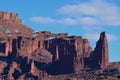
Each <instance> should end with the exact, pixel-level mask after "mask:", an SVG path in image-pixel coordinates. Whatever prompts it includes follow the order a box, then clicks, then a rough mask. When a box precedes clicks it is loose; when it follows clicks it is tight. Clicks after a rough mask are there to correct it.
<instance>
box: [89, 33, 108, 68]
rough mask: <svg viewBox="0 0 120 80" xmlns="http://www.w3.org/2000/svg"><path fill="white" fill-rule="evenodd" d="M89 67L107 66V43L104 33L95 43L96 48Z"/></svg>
mask: <svg viewBox="0 0 120 80" xmlns="http://www.w3.org/2000/svg"><path fill="white" fill-rule="evenodd" d="M91 61H92V62H93V61H94V63H91V67H93V68H94V67H96V68H104V67H106V66H107V65H108V64H109V59H108V42H107V37H106V35H105V32H102V33H101V34H100V38H99V40H98V41H97V43H96V47H95V49H94V51H93V53H92V55H91Z"/></svg>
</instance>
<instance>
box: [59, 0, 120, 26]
mask: <svg viewBox="0 0 120 80" xmlns="http://www.w3.org/2000/svg"><path fill="white" fill-rule="evenodd" d="M58 12H59V13H60V14H63V15H69V16H72V17H78V18H83V16H84V17H86V16H87V17H88V16H90V17H92V18H95V19H96V20H95V22H94V23H95V24H96V21H97V22H99V23H101V24H102V25H108V26H120V14H119V13H120V7H118V6H116V5H114V4H113V3H109V2H106V1H105V0H104V1H103V0H90V1H89V2H84V3H80V4H76V5H65V6H63V7H61V8H59V9H58ZM87 21H88V20H87ZM83 22H86V20H84V21H83ZM89 23H91V24H93V22H89Z"/></svg>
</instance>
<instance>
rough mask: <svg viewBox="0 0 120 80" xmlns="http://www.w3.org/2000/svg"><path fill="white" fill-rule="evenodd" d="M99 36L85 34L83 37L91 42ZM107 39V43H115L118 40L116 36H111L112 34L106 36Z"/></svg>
mask: <svg viewBox="0 0 120 80" xmlns="http://www.w3.org/2000/svg"><path fill="white" fill-rule="evenodd" d="M99 36H100V34H86V35H84V37H85V38H88V39H89V40H91V41H97V40H98V39H99ZM106 36H107V39H108V41H117V40H119V37H118V36H115V35H112V34H107V35H106Z"/></svg>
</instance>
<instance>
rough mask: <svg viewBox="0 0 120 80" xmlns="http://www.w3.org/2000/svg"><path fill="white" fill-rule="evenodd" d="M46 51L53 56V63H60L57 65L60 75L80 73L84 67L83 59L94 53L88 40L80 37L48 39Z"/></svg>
mask: <svg viewBox="0 0 120 80" xmlns="http://www.w3.org/2000/svg"><path fill="white" fill-rule="evenodd" d="M45 49H47V50H48V51H50V52H51V53H52V54H53V62H58V63H59V64H58V63H57V64H56V66H57V68H56V72H57V71H58V73H72V72H74V73H78V72H79V71H80V69H81V68H83V66H84V61H83V59H84V58H88V57H89V55H90V53H91V51H92V49H91V47H90V45H89V42H88V40H87V39H82V37H80V36H71V37H66V38H47V39H46V40H45ZM68 66H69V68H68Z"/></svg>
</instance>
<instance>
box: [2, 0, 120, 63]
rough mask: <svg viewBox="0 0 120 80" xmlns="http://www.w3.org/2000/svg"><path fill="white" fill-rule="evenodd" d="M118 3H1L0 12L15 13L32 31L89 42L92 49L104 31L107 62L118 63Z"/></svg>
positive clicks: (37, 0)
mask: <svg viewBox="0 0 120 80" xmlns="http://www.w3.org/2000/svg"><path fill="white" fill-rule="evenodd" d="M119 3H120V0H2V1H1V2H0V10H1V11H7V12H16V13H18V14H19V18H20V19H21V20H22V21H23V23H24V24H25V25H28V26H29V27H31V28H32V29H34V30H35V31H42V30H48V31H51V32H53V33H60V32H66V33H68V34H69V35H77V36H79V35H80V36H82V37H83V38H88V39H89V42H90V44H91V46H92V48H93V49H94V47H95V44H96V41H97V40H98V37H99V34H100V32H102V31H105V32H106V34H107V37H108V43H109V59H110V61H120V52H119V49H120V4H119Z"/></svg>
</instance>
